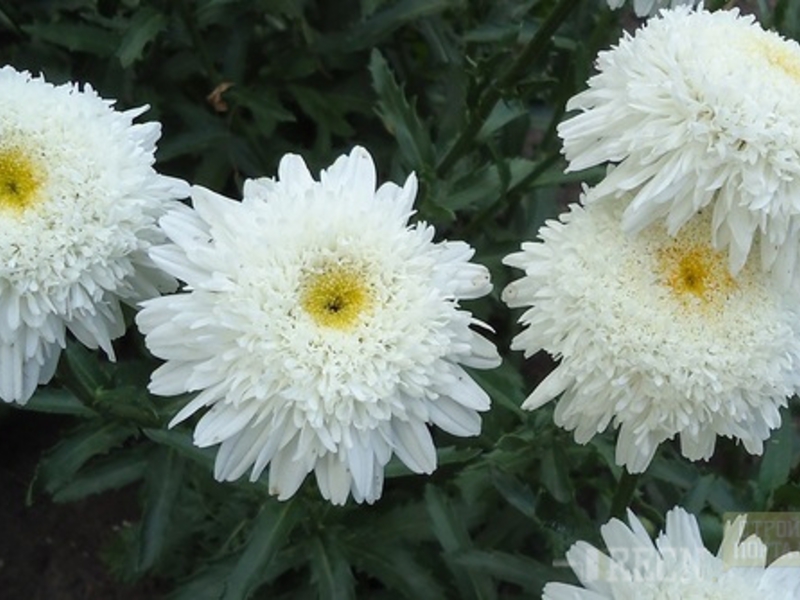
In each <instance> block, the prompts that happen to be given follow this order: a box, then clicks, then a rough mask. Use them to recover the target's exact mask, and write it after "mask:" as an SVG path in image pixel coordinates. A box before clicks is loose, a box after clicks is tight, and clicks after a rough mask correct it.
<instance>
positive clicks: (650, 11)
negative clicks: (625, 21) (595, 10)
mask: <svg viewBox="0 0 800 600" xmlns="http://www.w3.org/2000/svg"><path fill="white" fill-rule="evenodd" d="M700 1H701V0H633V11H634V12H635V13H636V16H637V17H649V16H652V15H654V14H656V12H658V11H659V10H661V9H662V8H675V7H676V6H684V5H689V6H696V5H697V4H699V3H700ZM606 2H607V3H608V7H609V8H610V9H612V10H616V9H618V8H621V7H622V5H623V4H625V0H606Z"/></svg>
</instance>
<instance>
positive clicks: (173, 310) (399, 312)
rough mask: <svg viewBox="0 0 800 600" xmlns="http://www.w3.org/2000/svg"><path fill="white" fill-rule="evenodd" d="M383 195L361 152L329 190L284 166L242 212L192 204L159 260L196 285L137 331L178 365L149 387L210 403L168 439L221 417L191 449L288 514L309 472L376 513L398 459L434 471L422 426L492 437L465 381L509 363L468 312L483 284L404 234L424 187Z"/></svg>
mask: <svg viewBox="0 0 800 600" xmlns="http://www.w3.org/2000/svg"><path fill="white" fill-rule="evenodd" d="M375 184H376V173H375V167H374V165H373V162H372V158H371V157H370V155H369V154H368V153H367V151H366V150H364V149H363V148H355V149H354V150H353V151H352V153H351V154H350V155H348V156H341V157H340V158H338V159H337V160H336V162H334V164H333V165H332V166H331V167H330V168H328V169H327V170H325V171H323V172H322V174H321V177H320V181H315V180H314V179H313V178H312V176H311V174H310V173H309V172H308V169H307V168H306V165H305V164H304V162H303V160H302V159H301V158H300V157H298V156H296V155H287V156H285V157H284V158H283V160H281V163H280V166H279V168H278V179H277V180H272V179H257V180H249V181H247V182H246V183H245V187H244V200H243V201H242V202H241V203H239V202H234V201H232V200H229V199H227V198H224V197H221V196H218V195H216V194H213V193H212V192H209V191H208V190H205V189H203V188H194V190H193V194H192V199H193V202H194V210H189V209H185V210H178V211H174V212H172V213H170V214H168V215H167V216H166V217H164V218H163V219H162V220H161V225H162V226H163V228H164V231H165V232H166V233H167V235H168V236H169V237H170V238H171V239H172V241H173V242H174V244H172V245H169V246H165V247H163V248H159V249H156V250H154V252H153V253H152V256H153V259H154V260H155V262H156V263H157V264H158V265H160V266H161V267H162V268H163V269H165V270H166V271H167V272H169V273H171V274H172V275H174V276H175V277H178V278H179V279H182V280H183V281H185V282H186V284H187V285H186V287H185V288H184V290H183V292H182V293H179V294H177V295H174V296H170V297H165V298H160V299H156V300H154V301H150V302H146V303H144V308H143V310H142V311H141V312H140V313H139V314H138V316H137V324H138V325H139V327H140V329H141V330H142V331H143V332H144V333H145V334H146V343H147V346H148V348H149V349H150V350H151V351H152V353H153V354H154V355H155V356H158V357H160V358H163V359H166V360H167V362H166V364H164V365H163V366H162V367H160V368H159V369H158V370H157V371H156V372H155V373H154V374H153V377H152V382H151V384H150V389H151V390H152V391H153V392H154V393H156V394H160V395H175V394H180V393H183V392H192V391H200V393H199V394H198V395H197V397H196V398H195V399H194V400H192V401H191V402H190V403H189V404H187V405H186V406H185V407H184V408H183V410H181V411H180V412H179V413H178V414H177V415H176V417H175V418H174V419H173V421H172V422H171V423H170V425H174V424H176V423H178V422H180V421H183V420H184V419H186V418H188V417H189V416H190V415H192V414H193V413H195V412H197V411H200V410H202V409H204V408H205V407H209V406H210V407H211V408H210V410H208V411H207V412H206V413H205V415H204V416H203V417H202V418H201V419H200V421H199V422H198V424H197V426H196V428H195V433H194V442H195V444H197V445H198V446H201V447H204V446H212V445H216V444H221V446H220V449H219V452H218V453H217V458H216V464H215V477H216V478H217V479H219V480H234V479H237V478H239V477H241V476H242V475H243V474H244V473H245V472H246V471H248V470H249V471H250V472H251V473H250V478H251V480H255V479H257V478H258V477H259V476H260V475H261V473H262V471H263V470H264V469H265V468H266V467H267V465H269V488H270V492H271V493H272V494H276V495H277V496H278V499H287V498H289V497H291V496H292V495H294V493H295V492H296V491H297V489H298V488H299V487H300V484H301V483H302V482H303V480H304V479H305V477H306V475H307V474H308V473H309V472H311V471H314V474H315V475H316V479H317V484H318V486H319V489H320V492H321V493H322V495H323V496H324V497H325V498H326V499H329V500H331V501H332V502H333V503H335V504H343V503H344V502H345V501H346V500H347V497H348V495H349V494H352V496H353V498H354V499H355V500H356V501H357V502H362V501H367V502H374V501H375V500H376V499H377V498H379V497H380V495H381V491H382V488H383V474H384V467H385V465H386V463H387V462H388V461H389V459H390V458H391V456H392V454H395V455H397V457H398V458H399V459H400V460H401V461H402V462H403V463H405V465H406V466H407V467H408V468H409V469H411V470H412V471H414V472H417V473H431V472H432V471H433V470H434V469H435V467H436V448H435V446H434V444H433V440H432V438H431V434H430V431H429V430H428V426H427V424H428V423H432V424H434V425H437V426H438V427H440V428H442V429H443V430H445V431H447V432H448V433H450V434H453V435H456V436H473V435H477V434H478V433H480V429H481V418H480V415H479V414H478V412H479V411H484V410H486V409H488V408H489V397H488V396H487V394H486V393H485V392H484V391H483V390H482V389H481V388H480V387H479V386H478V385H477V384H476V383H475V382H474V381H473V379H472V378H471V377H470V376H469V375H468V374H467V372H466V371H465V370H464V369H463V366H469V367H475V368H482V369H485V368H493V367H495V366H497V365H498V364H499V362H500V359H499V356H498V355H497V351H496V349H495V347H494V345H493V344H491V343H490V342H489V341H487V340H486V339H485V338H483V337H482V336H481V335H479V334H478V333H477V332H476V331H474V330H473V329H472V328H471V325H473V324H474V319H473V318H472V316H471V314H470V313H469V312H467V311H464V310H461V309H460V308H459V301H461V300H464V299H470V298H478V297H480V296H483V295H485V294H487V293H488V292H489V291H490V290H491V284H490V281H489V271H488V270H487V269H486V268H485V267H483V266H480V265H476V264H473V263H471V262H469V260H470V258H471V257H472V255H473V250H472V248H470V247H469V246H468V245H467V244H465V243H464V242H440V243H434V242H433V241H432V240H433V235H434V231H433V228H432V227H430V226H427V225H426V224H424V223H418V224H416V225H412V226H409V225H408V219H409V217H410V216H411V214H412V213H413V208H412V207H413V203H414V199H415V196H416V190H417V183H416V178H415V177H414V176H413V175H412V176H410V177H409V178H408V180H407V181H406V183H405V185H404V186H403V187H402V188H401V187H399V186H397V185H395V184H393V183H386V184H384V185H382V186H381V187H380V188H378V189H377V190H376V189H375ZM462 365H463V366H462Z"/></svg>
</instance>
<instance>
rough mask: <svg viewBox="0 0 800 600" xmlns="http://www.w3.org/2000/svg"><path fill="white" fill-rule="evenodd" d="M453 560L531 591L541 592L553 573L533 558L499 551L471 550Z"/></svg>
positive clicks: (465, 566) (471, 569) (467, 567)
mask: <svg viewBox="0 0 800 600" xmlns="http://www.w3.org/2000/svg"><path fill="white" fill-rule="evenodd" d="M453 562H455V563H456V564H458V565H460V566H462V567H464V568H466V569H469V570H470V571H478V572H481V573H485V574H487V575H491V576H492V577H494V578H495V579H499V580H500V581H508V582H510V583H514V584H517V585H519V586H522V587H523V588H524V589H525V590H527V591H529V592H539V591H540V590H541V589H542V587H543V586H544V584H545V583H547V582H548V581H549V580H550V578H551V575H552V573H551V571H550V569H549V568H547V567H546V566H545V565H543V564H541V563H539V562H537V561H535V560H533V559H530V558H526V557H522V556H515V555H513V554H508V553H506V552H499V551H490V552H485V551H482V550H469V551H467V552H464V553H463V554H459V555H457V556H454V557H453Z"/></svg>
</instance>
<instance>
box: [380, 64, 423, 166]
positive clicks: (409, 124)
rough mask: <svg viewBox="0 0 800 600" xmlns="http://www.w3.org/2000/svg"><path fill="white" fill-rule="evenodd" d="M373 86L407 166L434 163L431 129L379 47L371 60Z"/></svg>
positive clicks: (386, 121)
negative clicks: (423, 120) (428, 128)
mask: <svg viewBox="0 0 800 600" xmlns="http://www.w3.org/2000/svg"><path fill="white" fill-rule="evenodd" d="M369 71H370V73H371V74H372V86H373V88H375V92H376V93H377V94H378V115H379V116H380V117H381V119H382V120H383V124H384V126H385V127H386V129H388V130H389V132H390V133H391V134H392V135H393V136H394V137H395V138H396V139H397V143H398V145H399V147H400V154H401V156H402V157H403V158H404V160H405V162H406V164H407V166H409V167H411V168H413V169H415V170H417V171H424V170H425V167H427V166H431V165H433V163H434V151H433V145H432V144H431V140H430V136H429V135H428V130H427V129H426V128H425V127H424V126H423V124H422V122H421V121H420V119H419V116H418V115H417V112H416V110H415V108H414V106H413V104H410V103H409V102H408V100H406V97H405V94H404V92H403V88H402V87H401V86H399V85H398V84H397V81H395V78H394V75H393V74H392V71H391V69H390V68H389V64H388V63H387V62H386V60H385V59H384V58H383V56H381V53H380V52H379V51H378V50H377V49H373V51H372V55H371V57H370V61H369Z"/></svg>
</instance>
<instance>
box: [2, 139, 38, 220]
mask: <svg viewBox="0 0 800 600" xmlns="http://www.w3.org/2000/svg"><path fill="white" fill-rule="evenodd" d="M37 166H38V165H36V163H35V162H34V161H33V160H32V159H31V158H30V156H29V155H28V154H27V153H26V152H25V151H24V150H22V149H20V148H18V147H10V148H2V149H0V208H2V209H5V210H12V211H15V212H17V213H21V212H23V211H24V210H25V209H27V208H29V207H30V206H31V205H33V204H34V203H35V202H36V198H37V191H38V190H39V188H40V186H41V183H42V180H41V177H40V176H39V173H38V172H37V171H38V169H37Z"/></svg>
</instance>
